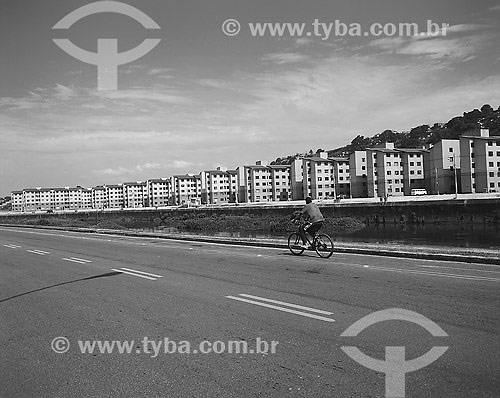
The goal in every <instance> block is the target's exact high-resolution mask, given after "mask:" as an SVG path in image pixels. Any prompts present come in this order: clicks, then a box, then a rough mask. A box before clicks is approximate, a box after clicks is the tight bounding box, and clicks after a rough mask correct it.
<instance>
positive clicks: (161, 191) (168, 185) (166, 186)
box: [147, 178, 172, 207]
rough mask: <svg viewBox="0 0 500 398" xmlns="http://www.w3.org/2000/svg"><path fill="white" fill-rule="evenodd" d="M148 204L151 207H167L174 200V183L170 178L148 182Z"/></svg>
mask: <svg viewBox="0 0 500 398" xmlns="http://www.w3.org/2000/svg"><path fill="white" fill-rule="evenodd" d="M147 186H148V196H149V199H148V202H149V205H150V206H151V207H165V206H168V205H169V204H170V201H171V198H172V181H171V179H170V178H155V179H150V180H148V181H147Z"/></svg>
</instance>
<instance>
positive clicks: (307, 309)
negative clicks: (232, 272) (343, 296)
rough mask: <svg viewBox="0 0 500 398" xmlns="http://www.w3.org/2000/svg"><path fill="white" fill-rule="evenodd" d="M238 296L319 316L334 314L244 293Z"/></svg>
mask: <svg viewBox="0 0 500 398" xmlns="http://www.w3.org/2000/svg"><path fill="white" fill-rule="evenodd" d="M238 296H242V297H247V298H251V299H255V300H260V301H267V302H269V303H274V304H280V305H284V306H286V307H292V308H298V309H299V310H305V311H309V312H316V313H318V314H323V315H333V312H328V311H323V310H317V309H316V308H311V307H304V306H302V305H297V304H290V303H285V302H284V301H277V300H271V299H268V298H264V297H259V296H252V295H250V294H243V293H242V294H238Z"/></svg>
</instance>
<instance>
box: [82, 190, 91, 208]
mask: <svg viewBox="0 0 500 398" xmlns="http://www.w3.org/2000/svg"><path fill="white" fill-rule="evenodd" d="M80 199H81V204H80V207H79V208H80V209H92V208H93V204H92V189H91V188H81V187H80Z"/></svg>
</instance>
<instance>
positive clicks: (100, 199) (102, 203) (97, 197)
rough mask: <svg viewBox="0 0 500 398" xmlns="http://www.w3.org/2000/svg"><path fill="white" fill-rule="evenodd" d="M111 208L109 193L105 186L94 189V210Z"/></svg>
mask: <svg viewBox="0 0 500 398" xmlns="http://www.w3.org/2000/svg"><path fill="white" fill-rule="evenodd" d="M108 206H109V201H108V192H107V189H106V187H105V186H102V185H98V186H96V187H94V188H92V208H94V209H106V208H108Z"/></svg>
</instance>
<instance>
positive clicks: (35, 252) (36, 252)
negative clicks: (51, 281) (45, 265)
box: [26, 250, 50, 256]
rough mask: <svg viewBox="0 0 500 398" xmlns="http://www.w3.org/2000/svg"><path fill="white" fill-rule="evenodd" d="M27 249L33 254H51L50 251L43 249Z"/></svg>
mask: <svg viewBox="0 0 500 398" xmlns="http://www.w3.org/2000/svg"><path fill="white" fill-rule="evenodd" d="M26 251H27V252H30V253H33V254H38V255H40V256H46V255H47V254H50V253H49V252H44V251H42V250H26Z"/></svg>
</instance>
